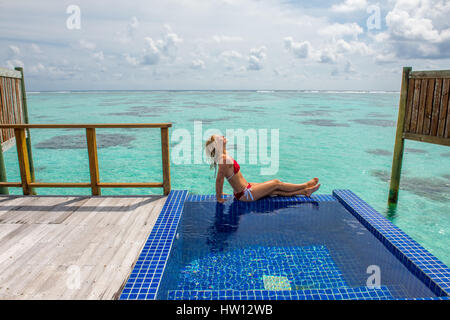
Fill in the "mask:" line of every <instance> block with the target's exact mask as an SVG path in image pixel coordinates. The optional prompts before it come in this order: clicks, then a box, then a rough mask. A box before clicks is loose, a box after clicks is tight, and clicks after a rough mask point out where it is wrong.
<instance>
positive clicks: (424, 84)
mask: <svg viewBox="0 0 450 320" xmlns="http://www.w3.org/2000/svg"><path fill="white" fill-rule="evenodd" d="M427 89H428V79H424V80H421V84H420V100H419V108H418V119H417V130H416V132H417V133H422V129H423V118H424V117H425V108H426V99H427V92H428V90H427Z"/></svg>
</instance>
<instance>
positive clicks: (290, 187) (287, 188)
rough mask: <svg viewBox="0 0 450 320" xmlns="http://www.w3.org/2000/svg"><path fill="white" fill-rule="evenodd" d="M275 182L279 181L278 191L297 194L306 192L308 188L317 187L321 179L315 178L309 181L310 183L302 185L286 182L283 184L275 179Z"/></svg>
mask: <svg viewBox="0 0 450 320" xmlns="http://www.w3.org/2000/svg"><path fill="white" fill-rule="evenodd" d="M273 181H277V182H278V184H279V185H278V188H277V189H278V191H284V192H297V191H300V190H304V189H306V188H310V187H313V186H315V185H316V184H317V183H318V182H319V179H317V178H313V179H311V180H309V181H308V182H305V183H302V184H294V183H286V182H281V181H280V180H278V179H275V180H273Z"/></svg>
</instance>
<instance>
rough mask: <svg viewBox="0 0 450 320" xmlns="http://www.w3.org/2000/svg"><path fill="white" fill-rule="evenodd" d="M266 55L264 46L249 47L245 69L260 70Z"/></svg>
mask: <svg viewBox="0 0 450 320" xmlns="http://www.w3.org/2000/svg"><path fill="white" fill-rule="evenodd" d="M266 56H267V55H266V47H265V46H262V47H259V48H253V49H251V50H250V54H249V56H248V65H247V70H261V69H262V68H263V63H264V60H265V59H266Z"/></svg>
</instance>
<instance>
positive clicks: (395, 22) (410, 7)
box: [375, 0, 450, 61]
mask: <svg viewBox="0 0 450 320" xmlns="http://www.w3.org/2000/svg"><path fill="white" fill-rule="evenodd" d="M449 16H450V2H449V1H442V0H398V1H397V2H396V3H395V6H394V8H393V9H392V10H391V11H389V12H388V14H387V15H386V24H387V27H388V29H387V31H385V32H383V33H382V34H380V35H378V36H377V37H375V41H377V42H379V43H380V44H384V45H385V47H387V49H386V50H392V51H394V52H395V53H396V55H397V57H401V58H434V59H440V58H446V57H447V58H448V57H450V26H449V24H448V17H449ZM379 61H383V59H379Z"/></svg>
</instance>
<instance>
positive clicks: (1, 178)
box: [0, 143, 9, 194]
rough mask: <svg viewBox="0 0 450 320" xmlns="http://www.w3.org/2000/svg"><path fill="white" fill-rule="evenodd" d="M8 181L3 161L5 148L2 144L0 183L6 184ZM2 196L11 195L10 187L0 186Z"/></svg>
mask: <svg viewBox="0 0 450 320" xmlns="http://www.w3.org/2000/svg"><path fill="white" fill-rule="evenodd" d="M7 180H8V179H7V177H6V167H5V161H4V159H3V148H2V145H1V143H0V183H1V182H6V181H7ZM0 194H9V190H8V187H7V186H5V185H1V184H0Z"/></svg>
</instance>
